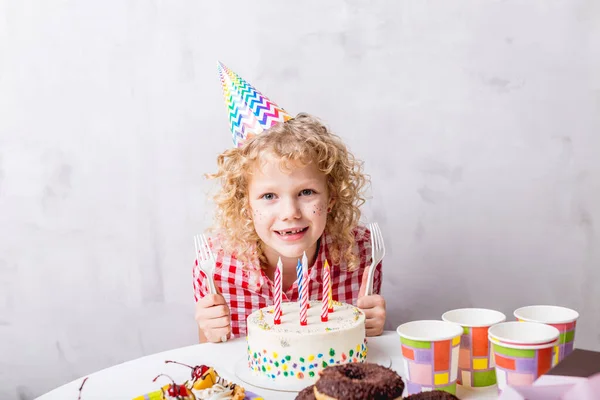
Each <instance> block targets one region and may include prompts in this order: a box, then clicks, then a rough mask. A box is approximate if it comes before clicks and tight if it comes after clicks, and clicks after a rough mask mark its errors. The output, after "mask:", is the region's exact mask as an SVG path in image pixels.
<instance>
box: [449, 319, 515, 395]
mask: <svg viewBox="0 0 600 400" xmlns="http://www.w3.org/2000/svg"><path fill="white" fill-rule="evenodd" d="M442 319H443V320H444V321H447V322H454V323H456V324H459V325H460V326H462V328H463V334H462V337H461V339H460V351H459V357H458V380H457V383H458V384H459V385H463V386H465V387H472V388H484V387H488V386H492V385H495V384H496V370H495V368H494V362H493V361H494V358H493V357H492V349H491V346H490V341H489V339H488V329H489V328H490V326H492V325H495V324H498V323H500V322H504V321H505V320H506V316H505V315H504V314H503V313H501V312H500V311H495V310H488V309H485V308H460V309H456V310H452V311H448V312H446V313H444V315H442Z"/></svg>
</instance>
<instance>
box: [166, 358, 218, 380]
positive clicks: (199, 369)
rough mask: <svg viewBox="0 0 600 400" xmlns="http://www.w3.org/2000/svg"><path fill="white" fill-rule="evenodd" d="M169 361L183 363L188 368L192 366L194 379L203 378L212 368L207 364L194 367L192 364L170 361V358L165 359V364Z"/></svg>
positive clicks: (175, 362)
mask: <svg viewBox="0 0 600 400" xmlns="http://www.w3.org/2000/svg"><path fill="white" fill-rule="evenodd" d="M169 363H173V364H179V365H183V366H186V367H188V368H191V370H192V379H194V380H197V379H202V376H203V375H204V374H205V373H206V372H207V371H208V370H209V369H210V367H207V366H206V365H196V366H195V367H192V366H191V365H187V364H184V363H180V362H178V361H170V360H167V361H165V364H169Z"/></svg>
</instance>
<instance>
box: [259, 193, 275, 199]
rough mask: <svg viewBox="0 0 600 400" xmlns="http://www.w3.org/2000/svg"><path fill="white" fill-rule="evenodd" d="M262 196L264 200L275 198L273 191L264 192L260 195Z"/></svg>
mask: <svg viewBox="0 0 600 400" xmlns="http://www.w3.org/2000/svg"><path fill="white" fill-rule="evenodd" d="M262 198H263V199H265V200H273V199H274V198H275V195H274V194H273V193H265V194H263V195H262Z"/></svg>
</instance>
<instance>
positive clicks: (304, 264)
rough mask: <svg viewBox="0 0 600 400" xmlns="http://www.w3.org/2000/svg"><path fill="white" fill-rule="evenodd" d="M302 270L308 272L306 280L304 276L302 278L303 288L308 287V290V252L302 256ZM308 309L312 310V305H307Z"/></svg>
mask: <svg viewBox="0 0 600 400" xmlns="http://www.w3.org/2000/svg"><path fill="white" fill-rule="evenodd" d="M302 269H303V270H306V278H304V276H303V277H302V286H306V287H307V288H308V287H309V283H310V282H309V279H310V278H309V277H308V258H306V251H305V252H304V255H302ZM307 291H308V289H307ZM306 308H310V303H308V302H307V303H306Z"/></svg>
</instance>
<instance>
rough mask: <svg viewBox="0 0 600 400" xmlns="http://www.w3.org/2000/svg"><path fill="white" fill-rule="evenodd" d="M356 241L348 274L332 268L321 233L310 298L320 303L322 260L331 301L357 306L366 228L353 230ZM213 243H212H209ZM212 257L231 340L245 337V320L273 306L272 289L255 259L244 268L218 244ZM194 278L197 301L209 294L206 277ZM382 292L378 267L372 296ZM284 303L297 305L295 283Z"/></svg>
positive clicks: (366, 256) (367, 252) (367, 261)
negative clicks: (354, 266)
mask: <svg viewBox="0 0 600 400" xmlns="http://www.w3.org/2000/svg"><path fill="white" fill-rule="evenodd" d="M354 236H355V238H356V241H355V243H354V252H355V253H356V254H359V259H360V266H359V268H357V269H356V270H354V271H352V272H349V271H346V270H345V265H331V257H330V256H329V251H328V247H329V245H331V240H332V239H331V238H330V237H329V236H328V235H327V234H325V233H323V236H322V237H321V244H320V246H319V253H318V255H317V258H316V260H315V263H314V264H313V265H312V266H311V267H310V268H309V269H308V275H309V283H310V285H309V294H308V296H309V298H310V299H311V300H320V299H321V296H322V291H323V281H322V279H323V278H322V272H323V265H324V264H325V259H327V260H328V261H329V262H330V267H331V290H332V297H333V300H337V301H340V302H343V303H349V304H354V305H356V300H357V299H358V292H359V290H360V284H361V282H362V276H363V273H364V271H365V269H366V268H368V267H369V266H370V265H371V232H369V230H368V229H367V228H364V227H361V226H359V227H357V228H356V229H355V230H354ZM211 243H212V242H211ZM212 246H213V247H212V249H213V253H214V254H215V257H216V259H217V266H216V269H215V275H214V278H215V286H216V287H217V290H218V291H219V293H221V294H222V295H223V297H225V300H226V301H227V304H228V305H229V309H230V311H231V331H232V334H233V335H234V336H245V335H246V318H248V316H249V315H250V314H251V313H253V312H254V311H256V310H258V309H259V308H263V307H267V306H270V305H273V295H274V287H273V286H274V285H273V281H272V280H271V279H269V278H268V277H267V275H266V274H265V272H264V271H263V270H262V269H260V268H259V267H258V265H259V263H258V258H256V259H255V260H253V261H252V266H251V267H250V268H248V267H244V263H242V262H241V261H239V260H238V259H237V258H236V257H235V255H233V254H229V253H226V252H225V251H224V250H223V249H222V248H220V247H218V245H217V244H212ZM193 275H194V297H195V298H196V301H198V299H200V298H201V297H204V295H206V294H207V293H208V284H207V282H206V278H205V275H204V273H203V272H202V271H200V269H199V268H198V267H197V266H196V267H194V271H193ZM380 291H381V263H379V264H378V265H377V267H376V269H375V274H374V278H373V292H374V293H376V294H378V293H379V292H380ZM282 296H283V301H298V281H297V280H296V281H295V282H294V283H293V284H292V286H291V287H290V288H289V290H287V291H285V292H283V294H282Z"/></svg>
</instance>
